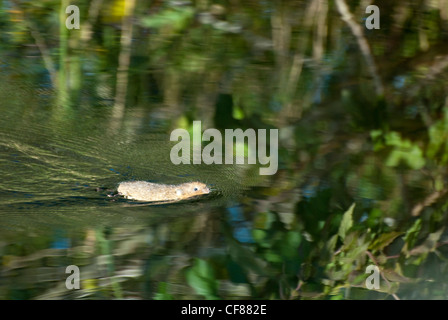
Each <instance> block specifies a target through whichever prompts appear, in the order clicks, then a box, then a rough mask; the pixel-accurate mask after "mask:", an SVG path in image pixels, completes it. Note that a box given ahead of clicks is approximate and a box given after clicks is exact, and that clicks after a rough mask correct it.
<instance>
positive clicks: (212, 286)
mask: <svg viewBox="0 0 448 320" xmlns="http://www.w3.org/2000/svg"><path fill="white" fill-rule="evenodd" d="M186 279H187V282H188V284H189V285H190V286H191V287H192V288H193V289H194V290H195V291H196V292H197V293H198V294H200V295H203V296H205V298H206V299H218V295H217V292H218V281H217V280H216V279H215V275H214V271H213V268H212V266H211V265H210V264H209V263H208V262H207V261H205V260H203V259H195V261H194V264H193V267H191V268H189V269H188V270H187V272H186Z"/></svg>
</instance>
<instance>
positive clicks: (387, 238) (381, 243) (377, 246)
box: [369, 231, 403, 251]
mask: <svg viewBox="0 0 448 320" xmlns="http://www.w3.org/2000/svg"><path fill="white" fill-rule="evenodd" d="M402 234H403V232H397V231H393V232H388V233H383V234H382V235H381V236H379V237H378V239H376V240H375V241H373V243H372V244H371V245H370V247H369V249H370V250H372V251H375V250H383V249H384V248H385V247H387V246H388V245H389V244H391V243H392V242H393V241H394V240H395V239H396V238H397V237H399V236H401V235H402Z"/></svg>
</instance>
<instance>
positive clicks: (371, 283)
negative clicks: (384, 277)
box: [365, 264, 380, 290]
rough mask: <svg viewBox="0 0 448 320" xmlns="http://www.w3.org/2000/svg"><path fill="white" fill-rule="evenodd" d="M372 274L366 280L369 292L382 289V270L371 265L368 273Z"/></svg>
mask: <svg viewBox="0 0 448 320" xmlns="http://www.w3.org/2000/svg"><path fill="white" fill-rule="evenodd" d="M365 273H370V276H368V277H367V279H366V288H367V289H369V290H372V289H375V290H379V288H380V268H378V267H377V266H375V265H373V264H371V265H369V266H367V268H366V272H365Z"/></svg>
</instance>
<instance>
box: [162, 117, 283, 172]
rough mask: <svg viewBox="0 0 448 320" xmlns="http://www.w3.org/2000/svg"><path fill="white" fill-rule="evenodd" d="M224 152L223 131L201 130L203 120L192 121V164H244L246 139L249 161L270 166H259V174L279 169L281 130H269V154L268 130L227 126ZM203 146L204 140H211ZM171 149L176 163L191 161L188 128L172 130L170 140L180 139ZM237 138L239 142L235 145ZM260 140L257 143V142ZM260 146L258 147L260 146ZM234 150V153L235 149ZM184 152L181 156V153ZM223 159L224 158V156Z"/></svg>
mask: <svg viewBox="0 0 448 320" xmlns="http://www.w3.org/2000/svg"><path fill="white" fill-rule="evenodd" d="M224 137H225V140H224V154H223V139H222V135H221V132H220V131H219V130H217V129H212V128H210V129H206V130H205V131H204V132H203V133H202V131H201V121H193V139H192V141H193V164H201V163H205V164H223V163H224V164H233V163H234V153H235V158H236V159H235V160H236V161H235V163H236V164H244V163H245V156H244V150H245V144H244V141H245V139H247V163H248V164H256V163H257V161H256V160H257V155H258V162H259V164H261V165H268V166H267V167H262V168H260V170H259V172H260V175H273V174H275V173H276V172H277V170H278V129H270V130H269V138H270V139H269V148H270V150H269V156H268V155H267V152H266V151H267V150H266V149H267V130H266V129H258V132H255V130H254V129H246V131H243V130H242V129H225V135H224ZM212 138H213V141H211V142H210V143H209V144H207V145H206V146H205V147H204V148H203V149H202V141H210V140H211V139H212ZM179 139H181V140H180V142H179V143H177V144H176V145H175V146H173V148H172V149H171V152H170V159H171V162H172V163H173V164H176V165H178V164H181V163H182V164H190V141H191V139H190V134H189V132H188V131H187V130H185V129H175V130H173V132H171V136H170V141H179ZM234 141H236V145H234ZM257 142H258V144H257ZM257 146H258V148H257ZM234 150H235V152H234ZM179 153H181V155H179ZM223 158H224V159H223Z"/></svg>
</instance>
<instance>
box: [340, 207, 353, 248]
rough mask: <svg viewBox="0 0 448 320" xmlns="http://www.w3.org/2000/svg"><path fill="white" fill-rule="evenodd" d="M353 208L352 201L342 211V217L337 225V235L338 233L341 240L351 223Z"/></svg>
mask: <svg viewBox="0 0 448 320" xmlns="http://www.w3.org/2000/svg"><path fill="white" fill-rule="evenodd" d="M353 209H355V204H354V203H353V204H352V205H351V206H350V208H349V209H348V210H347V211H346V212H345V213H344V215H343V217H342V221H341V224H340V225H339V231H338V235H339V237H341V239H342V240H344V239H345V235H346V234H347V231H348V230H349V229H350V228H351V227H352V225H353Z"/></svg>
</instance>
